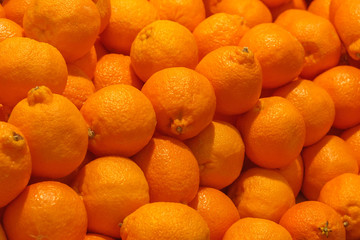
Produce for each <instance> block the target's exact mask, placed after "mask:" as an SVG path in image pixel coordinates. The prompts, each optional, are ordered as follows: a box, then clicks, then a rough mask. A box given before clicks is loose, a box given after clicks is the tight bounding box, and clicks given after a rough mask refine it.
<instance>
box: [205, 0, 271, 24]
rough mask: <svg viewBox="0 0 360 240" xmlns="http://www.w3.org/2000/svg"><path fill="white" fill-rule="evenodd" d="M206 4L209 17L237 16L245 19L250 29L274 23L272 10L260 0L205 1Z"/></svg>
mask: <svg viewBox="0 0 360 240" xmlns="http://www.w3.org/2000/svg"><path fill="white" fill-rule="evenodd" d="M204 4H205V9H207V12H208V13H209V14H208V15H211V14H214V13H220V12H224V13H230V14H236V15H239V16H241V17H243V18H244V20H245V23H246V25H248V26H249V27H250V28H252V27H254V26H255V25H258V24H261V23H270V22H272V16H271V13H270V10H269V9H268V7H267V6H266V5H265V4H264V3H263V2H262V1H260V0H242V1H237V0H220V1H217V0H204Z"/></svg>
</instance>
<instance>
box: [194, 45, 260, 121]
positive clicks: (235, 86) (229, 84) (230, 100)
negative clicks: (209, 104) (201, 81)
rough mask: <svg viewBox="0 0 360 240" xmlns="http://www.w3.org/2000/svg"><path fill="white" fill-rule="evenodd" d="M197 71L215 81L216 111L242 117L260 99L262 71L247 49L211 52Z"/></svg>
mask: <svg viewBox="0 0 360 240" xmlns="http://www.w3.org/2000/svg"><path fill="white" fill-rule="evenodd" d="M195 70H196V71H197V72H199V73H201V74H202V75H204V76H205V77H206V78H207V79H209V81H210V82H211V84H212V86H213V88H214V90H215V96H216V112H218V113H220V114H225V115H238V114H241V113H244V112H246V111H248V110H250V109H251V108H252V107H253V106H254V105H255V104H256V102H257V101H258V100H259V97H260V93H261V88H262V79H263V78H262V70H261V66H260V63H259V61H258V60H257V58H256V57H255V56H254V53H253V52H252V51H251V50H250V49H249V48H247V47H244V48H242V47H239V46H225V47H220V48H218V49H215V50H213V51H212V52H210V53H208V54H207V55H206V56H205V57H204V58H203V59H202V60H201V61H200V62H199V64H198V65H197V66H196V68H195Z"/></svg>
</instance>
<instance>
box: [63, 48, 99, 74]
mask: <svg viewBox="0 0 360 240" xmlns="http://www.w3.org/2000/svg"><path fill="white" fill-rule="evenodd" d="M96 63H97V56H96V49H95V46H92V47H91V49H90V51H88V52H87V53H86V54H85V55H84V56H82V57H81V58H78V59H76V60H75V61H73V62H71V63H70V64H72V65H74V66H77V67H78V68H80V69H81V70H82V71H83V72H84V73H85V74H86V75H87V76H88V77H89V78H90V79H92V78H93V77H94V73H95V68H96Z"/></svg>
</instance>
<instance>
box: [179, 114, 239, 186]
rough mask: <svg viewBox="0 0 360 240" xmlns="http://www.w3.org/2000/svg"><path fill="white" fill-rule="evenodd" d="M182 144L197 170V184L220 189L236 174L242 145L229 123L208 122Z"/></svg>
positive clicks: (235, 176)
mask: <svg viewBox="0 0 360 240" xmlns="http://www.w3.org/2000/svg"><path fill="white" fill-rule="evenodd" d="M185 144H186V145H187V146H188V147H190V149H191V151H192V152H193V153H194V156H195V157H196V160H197V161H198V164H199V169H200V185H201V186H207V187H213V188H216V189H222V188H224V187H226V186H228V185H230V184H231V183H232V182H234V181H235V179H237V178H238V177H239V175H240V172H241V169H242V166H243V162H244V153H245V146H244V142H243V140H242V138H241V135H240V133H239V131H238V130H237V129H236V128H235V127H234V126H232V125H231V124H230V123H226V122H221V121H212V122H211V123H210V124H209V125H208V126H207V127H206V128H205V129H204V130H203V131H201V132H200V133H199V134H198V135H196V136H195V137H193V138H190V139H187V140H186V141H185Z"/></svg>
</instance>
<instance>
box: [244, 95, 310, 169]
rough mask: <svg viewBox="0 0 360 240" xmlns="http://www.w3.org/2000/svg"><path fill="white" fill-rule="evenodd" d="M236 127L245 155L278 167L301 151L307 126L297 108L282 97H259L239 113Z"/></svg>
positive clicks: (267, 165) (266, 165)
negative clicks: (243, 144) (246, 109)
mask: <svg viewBox="0 0 360 240" xmlns="http://www.w3.org/2000/svg"><path fill="white" fill-rule="evenodd" d="M237 128H238V129H239V130H240V133H241V136H242V137H243V140H244V143H245V153H246V155H247V156H248V157H249V158H250V159H251V161H253V162H254V163H256V164H257V165H259V166H261V167H265V168H280V167H284V166H286V165H288V164H290V163H291V162H292V161H294V159H295V158H296V157H297V156H298V155H299V154H300V152H301V150H302V148H303V145H304V142H305V133H306V126H305V122H304V118H303V117H302V115H301V113H300V111H299V110H297V109H296V107H295V106H294V105H293V104H292V103H291V102H290V101H289V100H286V99H285V98H282V97H278V96H274V97H268V98H260V100H259V101H258V103H257V104H256V105H255V106H254V107H253V108H252V109H251V110H249V111H248V112H246V113H244V114H242V115H240V116H239V118H238V121H237Z"/></svg>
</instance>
